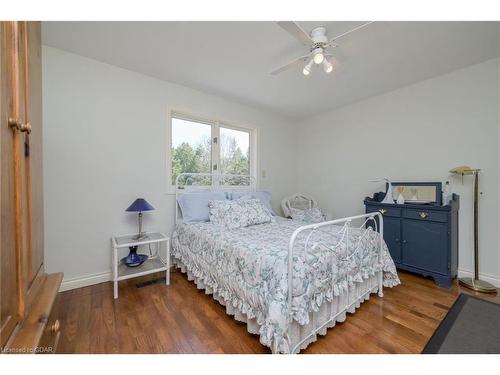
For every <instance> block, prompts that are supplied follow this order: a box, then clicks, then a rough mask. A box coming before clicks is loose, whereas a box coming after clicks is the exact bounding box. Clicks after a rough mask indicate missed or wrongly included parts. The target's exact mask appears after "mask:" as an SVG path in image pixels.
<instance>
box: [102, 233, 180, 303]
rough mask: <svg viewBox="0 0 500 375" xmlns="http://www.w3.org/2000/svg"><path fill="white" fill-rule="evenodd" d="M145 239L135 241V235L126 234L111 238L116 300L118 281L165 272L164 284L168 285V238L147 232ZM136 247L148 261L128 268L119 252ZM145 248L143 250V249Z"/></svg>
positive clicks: (115, 296) (161, 234)
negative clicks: (145, 255)
mask: <svg viewBox="0 0 500 375" xmlns="http://www.w3.org/2000/svg"><path fill="white" fill-rule="evenodd" d="M145 234H146V237H145V238H141V239H139V240H135V239H134V237H135V236H136V235H137V234H127V235H124V236H117V237H112V238H111V244H112V247H113V249H112V259H111V261H112V267H113V295H114V298H115V299H116V298H118V281H121V280H127V279H131V278H134V277H138V276H144V275H148V274H150V273H155V272H163V271H165V283H166V284H167V285H169V284H170V237H167V236H166V235H164V234H163V233H157V232H148V233H145ZM132 246H137V247H138V248H139V249H140V247H142V250H143V252H144V250H146V252H145V253H146V254H147V255H148V259H147V260H146V261H145V262H144V263H143V264H141V265H140V266H137V267H128V266H126V265H125V264H123V263H122V262H121V261H120V259H121V258H122V257H124V256H125V255H126V254H125V253H124V252H123V251H122V252H123V254H122V255H123V256H120V250H126V251H127V252H128V250H129V247H132ZM144 248H145V249H144Z"/></svg>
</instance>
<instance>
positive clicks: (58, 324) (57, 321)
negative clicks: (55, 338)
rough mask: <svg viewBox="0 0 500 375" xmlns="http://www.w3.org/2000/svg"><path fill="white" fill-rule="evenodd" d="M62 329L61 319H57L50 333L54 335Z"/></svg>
mask: <svg viewBox="0 0 500 375" xmlns="http://www.w3.org/2000/svg"><path fill="white" fill-rule="evenodd" d="M60 328H61V324H60V323H59V319H57V320H56V321H55V322H54V323H52V325H51V326H50V332H52V333H57V332H59V329H60Z"/></svg>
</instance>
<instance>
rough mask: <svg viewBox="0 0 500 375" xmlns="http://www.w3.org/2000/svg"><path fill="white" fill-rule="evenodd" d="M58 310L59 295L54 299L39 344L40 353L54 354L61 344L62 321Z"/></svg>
mask: <svg viewBox="0 0 500 375" xmlns="http://www.w3.org/2000/svg"><path fill="white" fill-rule="evenodd" d="M58 312H59V296H58V297H56V299H55V301H54V305H53V306H52V311H51V313H50V316H49V318H48V320H47V324H46V326H45V329H44V331H43V334H42V337H41V339H40V343H39V345H38V353H40V354H54V353H55V352H56V350H57V345H58V344H59V339H60V337H61V323H60V320H59V313H58Z"/></svg>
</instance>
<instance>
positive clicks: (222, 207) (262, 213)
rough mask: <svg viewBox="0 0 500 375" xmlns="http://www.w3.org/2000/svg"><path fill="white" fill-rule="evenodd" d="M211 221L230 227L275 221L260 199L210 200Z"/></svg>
mask: <svg viewBox="0 0 500 375" xmlns="http://www.w3.org/2000/svg"><path fill="white" fill-rule="evenodd" d="M208 209H209V212H210V222H211V223H214V224H216V225H221V226H224V227H226V228H228V229H237V228H244V227H248V226H250V225H256V224H264V223H270V222H272V221H274V219H273V217H272V215H271V213H270V212H269V210H268V209H267V208H266V206H265V205H264V204H263V203H262V202H261V201H260V200H259V199H237V200H233V201H218V200H214V201H210V202H208Z"/></svg>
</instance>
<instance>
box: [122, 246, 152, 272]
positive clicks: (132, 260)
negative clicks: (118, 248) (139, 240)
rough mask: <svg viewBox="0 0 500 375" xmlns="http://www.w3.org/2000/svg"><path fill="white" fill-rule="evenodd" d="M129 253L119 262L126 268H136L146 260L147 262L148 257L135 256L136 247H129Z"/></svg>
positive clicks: (142, 255)
mask: <svg viewBox="0 0 500 375" xmlns="http://www.w3.org/2000/svg"><path fill="white" fill-rule="evenodd" d="M129 250H130V252H129V253H128V255H127V256H126V257H125V258H122V259H121V262H122V263H124V264H125V265H126V266H128V267H138V266H140V265H141V264H142V263H144V262H145V261H146V260H148V256H147V255H144V254H137V246H130V247H129Z"/></svg>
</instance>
